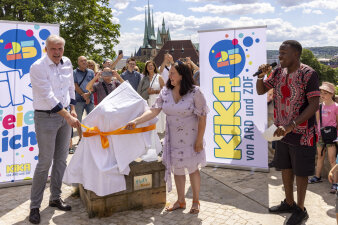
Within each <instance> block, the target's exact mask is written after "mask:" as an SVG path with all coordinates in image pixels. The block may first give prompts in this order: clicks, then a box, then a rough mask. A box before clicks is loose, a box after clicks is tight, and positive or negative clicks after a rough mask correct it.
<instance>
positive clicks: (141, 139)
mask: <svg viewBox="0 0 338 225" xmlns="http://www.w3.org/2000/svg"><path fill="white" fill-rule="evenodd" d="M147 109H149V107H148V105H147V103H146V101H145V100H143V98H142V97H141V96H140V95H139V94H138V93H137V92H136V91H135V90H134V89H133V88H132V86H131V85H130V84H129V83H128V82H123V83H122V84H121V85H120V86H119V87H117V88H116V89H115V90H114V91H113V92H112V93H110V94H109V95H108V96H107V97H106V98H104V99H103V101H102V102H101V103H100V104H99V105H98V106H96V107H95V108H94V110H93V111H92V112H91V113H90V114H89V115H88V116H87V117H86V118H85V119H84V120H83V124H84V125H86V126H88V127H94V126H96V127H98V128H99V129H100V131H102V132H108V131H113V130H116V129H118V128H120V127H123V126H125V125H126V124H127V123H128V122H129V121H131V120H132V119H134V118H136V117H138V116H140V115H142V113H143V112H144V111H146V110H147ZM156 121H157V119H156V118H155V119H153V120H151V121H148V122H146V123H143V124H140V125H138V126H137V127H144V126H148V125H151V124H154V123H156ZM151 133H152V131H148V132H143V133H138V134H125V135H110V136H107V137H108V140H109V147H108V148H106V149H103V148H102V145H101V139H100V136H98V135H97V136H93V137H83V138H82V140H81V142H80V143H79V146H78V148H77V150H76V152H75V154H74V155H73V157H72V159H71V161H70V163H69V165H68V167H67V169H66V171H65V174H64V177H63V182H64V183H66V184H73V183H79V184H82V185H83V186H84V188H85V189H87V190H91V191H93V192H95V194H96V195H98V196H105V195H109V194H112V193H115V192H119V191H123V190H126V183H125V178H124V175H128V174H129V172H130V168H129V164H130V163H131V162H132V161H134V160H135V159H136V158H139V157H140V156H142V155H143V154H145V153H146V152H147V149H149V148H151ZM157 142H158V143H159V138H158V137H157ZM157 146H161V145H160V144H159V145H158V144H157ZM156 150H157V152H159V151H160V150H161V149H156Z"/></svg>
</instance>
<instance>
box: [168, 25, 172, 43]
mask: <svg viewBox="0 0 338 225" xmlns="http://www.w3.org/2000/svg"><path fill="white" fill-rule="evenodd" d="M168 41H171V37H170V32H169V27H168Z"/></svg>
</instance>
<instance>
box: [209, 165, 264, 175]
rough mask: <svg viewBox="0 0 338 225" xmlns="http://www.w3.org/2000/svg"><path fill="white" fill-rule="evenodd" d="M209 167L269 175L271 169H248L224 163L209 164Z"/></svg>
mask: <svg viewBox="0 0 338 225" xmlns="http://www.w3.org/2000/svg"><path fill="white" fill-rule="evenodd" d="M207 166H208V167H214V168H224V169H235V170H248V171H251V172H264V173H269V172H270V169H269V168H258V167H246V166H237V165H231V164H222V163H207Z"/></svg>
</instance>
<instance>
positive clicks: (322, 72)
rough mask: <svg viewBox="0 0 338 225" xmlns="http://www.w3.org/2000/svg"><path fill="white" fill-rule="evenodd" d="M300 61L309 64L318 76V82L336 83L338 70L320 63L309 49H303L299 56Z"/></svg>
mask: <svg viewBox="0 0 338 225" xmlns="http://www.w3.org/2000/svg"><path fill="white" fill-rule="evenodd" d="M300 60H301V62H302V63H304V64H306V65H309V66H311V67H312V68H313V69H314V70H315V71H316V72H317V73H318V76H319V82H320V83H322V82H323V81H328V82H331V83H333V84H336V83H337V81H338V70H337V69H333V68H331V67H330V66H327V65H324V64H321V63H320V62H319V61H318V60H317V59H316V57H315V56H314V55H313V53H312V52H311V51H310V50H309V49H303V52H302V55H301V57H300Z"/></svg>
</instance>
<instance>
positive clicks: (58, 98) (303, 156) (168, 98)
mask: <svg viewBox="0 0 338 225" xmlns="http://www.w3.org/2000/svg"><path fill="white" fill-rule="evenodd" d="M64 45H65V40H64V39H63V38H62V37H60V36H57V35H51V36H49V37H48V39H47V40H46V52H47V55H46V56H43V57H42V58H41V59H39V60H38V61H37V62H35V63H34V64H33V65H32V67H31V69H30V76H31V83H32V89H33V97H34V101H33V107H34V110H35V115H34V121H35V127H36V135H37V141H38V147H39V160H38V164H37V167H36V170H35V173H34V177H33V184H32V191H31V205H30V208H31V210H30V215H29V221H30V222H31V223H34V224H37V223H39V222H40V213H39V208H40V205H41V201H42V197H43V192H44V188H45V185H46V182H47V177H48V171H49V168H50V166H51V164H52V162H53V167H52V172H51V184H50V186H51V195H50V202H49V206H51V207H57V208H58V209H60V210H64V211H68V210H71V206H70V205H68V204H66V203H65V202H64V201H63V200H62V199H61V198H60V196H61V184H62V177H63V174H64V171H65V168H66V166H67V164H66V158H67V155H68V153H74V149H73V148H68V146H69V140H71V135H72V128H76V129H78V134H79V137H80V138H81V136H82V132H81V121H82V117H83V113H84V111H86V113H87V114H89V113H90V112H91V110H93V109H94V107H95V105H97V104H100V102H101V101H102V100H103V99H104V98H105V97H106V96H108V95H109V94H110V93H111V92H112V91H113V90H114V89H116V88H117V87H118V86H119V85H120V84H121V83H123V82H125V81H128V82H129V84H130V85H131V86H132V88H133V89H134V90H135V91H137V93H139V95H140V96H141V97H142V98H143V99H144V100H146V101H147V103H148V105H149V110H147V111H145V112H144V113H143V114H142V115H141V116H139V117H137V118H135V119H133V120H132V121H130V122H129V123H127V124H126V127H125V129H130V130H132V129H134V128H135V127H136V126H137V125H138V124H141V123H144V122H146V121H149V120H151V119H153V118H154V117H156V116H157V117H158V118H159V119H158V122H157V124H156V127H157V130H156V131H157V133H159V134H161V133H162V134H164V143H163V155H162V158H163V164H164V165H165V168H166V172H165V181H166V183H167V187H168V191H170V190H171V174H174V181H175V185H176V189H177V201H176V202H175V203H173V204H172V205H170V206H169V207H167V208H166V210H167V211H173V210H176V209H182V208H185V207H186V201H185V183H186V182H185V181H186V175H187V174H189V176H190V183H191V187H192V192H193V200H192V206H191V209H190V213H192V214H196V213H199V210H200V203H199V192H200V184H201V177H200V172H199V170H200V168H201V167H203V166H205V165H206V156H205V149H204V140H203V137H204V132H205V127H206V118H207V114H208V112H209V109H208V107H207V103H206V99H205V97H204V95H203V93H202V91H201V89H200V88H199V82H200V81H199V68H198V66H197V65H196V64H195V63H194V62H192V61H191V59H190V58H189V57H187V58H181V59H179V60H177V61H174V60H173V57H172V56H171V55H170V54H165V55H164V60H163V63H162V64H161V65H160V67H157V65H156V64H155V63H154V61H152V60H149V61H147V62H146V63H145V68H144V71H143V72H142V73H140V72H139V71H137V69H138V68H136V60H135V59H134V58H129V59H128V60H127V63H126V67H125V70H124V71H122V73H121V74H119V73H118V72H117V71H116V70H115V67H116V65H117V63H118V62H119V61H120V60H121V59H122V58H123V53H121V54H119V55H118V57H117V59H116V60H115V61H114V62H113V61H112V60H110V59H106V60H104V61H103V63H102V67H101V68H100V66H99V65H98V64H97V63H96V62H94V61H93V60H87V58H86V57H85V56H80V57H79V58H78V62H77V63H78V67H77V68H76V69H75V70H72V64H71V62H70V60H69V59H68V58H67V57H64V56H63V52H64ZM301 52H302V46H301V45H300V43H299V42H297V41H293V40H291V41H285V42H283V43H282V45H281V46H280V48H279V59H280V66H279V67H277V68H276V69H274V70H272V68H271V66H270V65H261V66H260V68H259V69H260V70H261V71H262V72H261V74H259V75H258V79H257V83H256V89H257V93H258V94H259V95H262V94H265V93H266V92H268V91H269V90H272V89H273V91H272V93H271V96H270V98H271V99H272V101H273V104H274V124H275V125H276V126H277V127H278V128H277V130H276V131H275V133H274V135H275V136H283V139H282V140H281V141H277V142H276V143H275V148H276V160H275V167H276V168H279V169H280V170H281V171H282V180H283V185H284V190H285V199H284V200H283V201H282V202H281V204H279V205H277V206H273V207H271V208H269V211H270V212H271V213H288V212H289V213H292V215H291V217H290V218H289V219H288V221H287V224H289V225H292V224H299V223H301V222H302V221H303V220H305V219H307V218H308V213H307V211H306V208H305V206H304V201H305V195H306V190H307V185H308V183H316V182H320V181H321V176H320V172H321V168H322V165H323V158H324V157H323V152H324V149H327V152H328V156H329V161H330V164H331V166H332V170H331V171H330V174H329V180H330V181H332V182H333V186H332V189H336V188H337V185H336V183H337V181H338V179H337V178H338V176H337V175H338V174H336V175H334V174H335V173H338V172H337V171H338V169H337V168H338V167H337V165H336V163H335V160H336V145H335V142H334V140H335V139H336V138H337V129H336V128H337V124H338V122H337V121H338V105H337V104H336V103H335V102H334V101H333V96H334V92H335V86H334V85H333V84H330V83H327V82H325V83H323V84H322V85H321V86H319V79H318V75H317V73H316V71H315V70H313V69H312V68H311V67H309V66H307V65H305V64H302V63H301V62H300V55H301ZM266 74H270V75H269V76H268V77H267V78H266V79H265V75H266ZM320 102H321V104H320ZM318 110H319V111H318ZM317 124H318V125H317ZM329 129H331V130H329ZM328 133H330V135H331V136H330V137H328V135H327V134H328ZM317 142H318V143H317ZM71 146H72V143H71ZM316 146H317V147H316ZM316 152H317V154H318V160H317V168H316V169H315V156H316ZM312 175H315V176H314V177H312V178H310V179H309V176H312ZM294 177H296V185H297V201H295V200H294V197H293V183H294ZM337 212H338V211H337ZM337 215H338V214H337ZM337 218H338V217H337Z"/></svg>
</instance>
